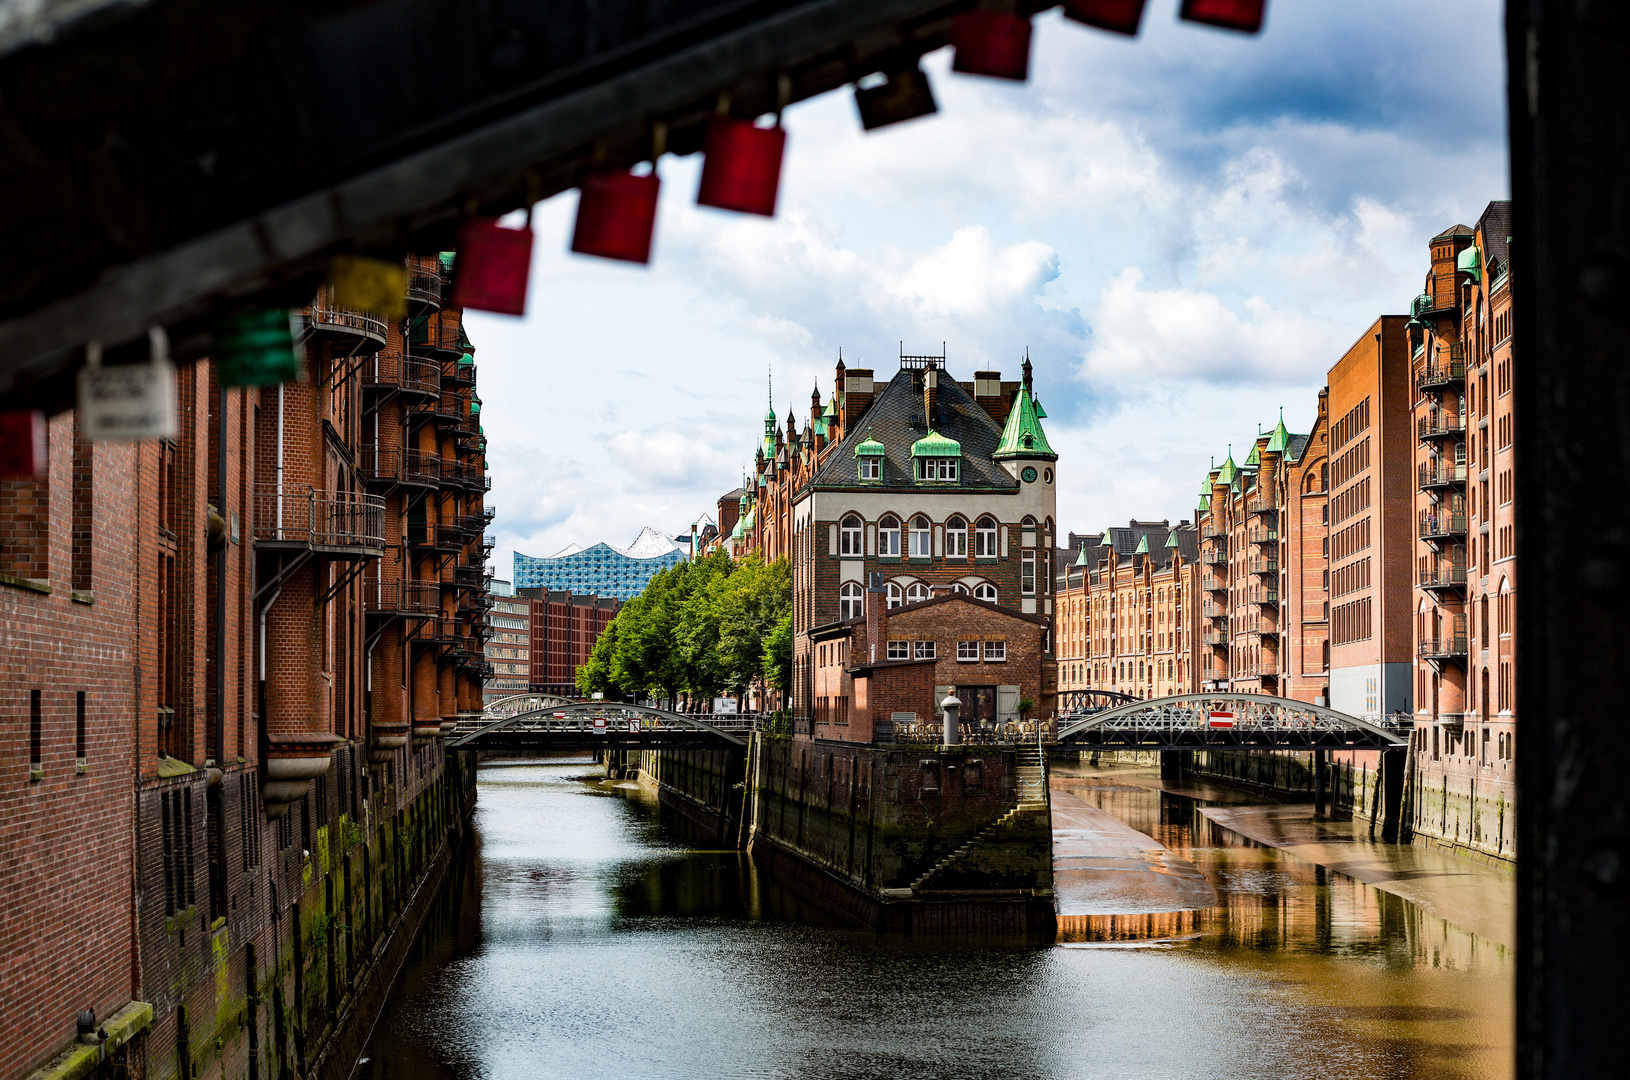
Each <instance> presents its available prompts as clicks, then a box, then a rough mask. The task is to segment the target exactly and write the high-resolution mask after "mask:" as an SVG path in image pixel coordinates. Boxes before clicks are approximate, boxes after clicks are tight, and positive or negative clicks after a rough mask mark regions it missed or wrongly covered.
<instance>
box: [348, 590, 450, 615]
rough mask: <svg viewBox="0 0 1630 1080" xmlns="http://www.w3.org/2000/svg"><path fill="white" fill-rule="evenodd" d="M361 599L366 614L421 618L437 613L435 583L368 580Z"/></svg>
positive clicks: (438, 595)
mask: <svg viewBox="0 0 1630 1080" xmlns="http://www.w3.org/2000/svg"><path fill="white" fill-rule="evenodd" d="M362 596H363V600H362V603H363V609H364V610H365V611H369V612H374V613H378V614H402V615H416V616H420V617H425V618H428V617H434V616H437V615H440V614H441V582H439V581H370V582H368V583H367V585H366V586H364V588H363V590H362Z"/></svg>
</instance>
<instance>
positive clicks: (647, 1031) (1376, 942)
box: [358, 762, 1514, 1080]
mask: <svg viewBox="0 0 1630 1080" xmlns="http://www.w3.org/2000/svg"><path fill="white" fill-rule="evenodd" d="M594 772H595V769H594V768H593V767H592V766H590V765H588V764H586V763H578V764H561V763H537V762H528V763H519V764H490V765H487V766H484V767H483V768H482V770H481V773H480V788H479V791H480V797H479V802H478V809H477V811H476V814H475V834H476V836H475V843H473V844H471V845H468V846H467V848H466V849H465V851H464V852H463V854H462V855H461V856H460V857H458V858H457V859H456V860H455V864H454V867H453V869H452V870H451V871H450V872H449V875H448V877H447V881H446V883H445V885H444V887H443V889H442V893H441V895H440V898H439V899H438V902H437V906H436V910H435V912H434V914H433V916H432V917H431V919H430V920H429V921H428V923H427V926H426V928H425V930H424V932H423V934H422V936H421V939H420V941H419V943H418V944H417V946H416V949H415V953H414V956H413V958H412V959H411V960H410V962H409V964H408V966H407V968H406V970H405V972H404V976H403V979H402V981H401V983H400V984H399V986H398V987H397V988H396V990H395V992H394V993H393V994H392V996H391V999H390V1001H389V1003H388V1004H387V1007H386V1010H385V1013H384V1015H383V1016H382V1017H381V1018H380V1021H379V1024H378V1027H377V1028H376V1030H375V1033H374V1037H373V1039H372V1041H371V1043H370V1045H369V1047H368V1050H367V1058H366V1060H365V1061H364V1062H362V1063H361V1065H360V1067H359V1070H358V1075H359V1076H362V1077H369V1078H374V1080H384V1078H394V1080H444V1078H446V1080H455V1078H456V1080H475V1078H489V1077H490V1078H502V1080H509V1078H514V1080H542V1078H545V1077H571V1078H574V1080H585V1078H594V1077H616V1078H646V1077H699V1078H700V1077H706V1078H710V1080H711V1078H722V1077H788V1078H794V1077H796V1078H802V1077H809V1078H817V1077H819V1078H844V1077H889V1078H897V1077H900V1078H910V1080H921V1078H931V1077H943V1078H964V1077H966V1078H982V1077H991V1078H997V1077H1000V1078H1004V1080H1012V1078H1031V1077H1034V1078H1077V1077H1079V1078H1104V1080H1123V1078H1137V1080H1162V1078H1168V1077H1169V1078H1183V1080H1188V1078H1194V1080H1221V1078H1236V1077H1237V1078H1253V1080H1255V1078H1281V1077H1283V1078H1302V1077H1307V1078H1314V1077H1317V1078H1326V1077H1348V1076H1353V1077H1359V1076H1362V1077H1367V1078H1379V1077H1420V1078H1427V1077H1468V1078H1471V1077H1475V1078H1479V1080H1483V1078H1493V1080H1498V1078H1502V1077H1506V1076H1510V1075H1511V1073H1512V1064H1511V1055H1512V1049H1511V1039H1510V1029H1511V1026H1512V996H1513V967H1514V963H1513V958H1512V955H1511V953H1510V951H1509V950H1508V949H1506V948H1504V947H1503V946H1498V945H1493V944H1490V943H1488V942H1486V941H1484V940H1483V939H1480V938H1477V937H1475V936H1474V935H1472V934H1470V933H1468V932H1466V931H1464V930H1461V929H1459V928H1457V927H1456V926H1455V925H1453V924H1452V923H1449V922H1447V921H1445V920H1443V919H1441V918H1437V917H1435V916H1432V915H1429V914H1426V913H1425V912H1424V911H1422V910H1421V909H1419V908H1417V907H1415V906H1414V905H1412V904H1410V903H1409V902H1407V901H1405V900H1402V899H1399V898H1397V897H1395V896H1392V895H1390V894H1389V893H1386V892H1382V891H1379V890H1377V889H1375V888H1372V887H1371V886H1368V885H1363V884H1360V883H1359V882H1357V881H1354V880H1352V879H1351V878H1346V877H1343V876H1341V875H1339V874H1334V873H1331V872H1328V871H1325V870H1323V869H1321V868H1319V867H1317V866H1315V865H1314V864H1312V863H1309V862H1306V861H1303V860H1301V859H1298V858H1296V857H1295V856H1292V855H1289V854H1286V853H1283V852H1280V851H1278V850H1276V849H1274V848H1269V847H1263V846H1260V845H1256V844H1253V843H1251V842H1249V841H1246V840H1244V839H1243V838H1241V837H1239V836H1237V835H1235V834H1232V833H1229V832H1228V831H1227V830H1225V829H1221V828H1220V827H1217V826H1216V825H1215V824H1214V823H1213V822H1211V821H1210V820H1209V819H1207V818H1205V817H1203V816H1202V815H1200V814H1199V812H1198V810H1199V804H1198V803H1196V802H1195V800H1192V799H1186V798H1181V797H1178V796H1174V795H1172V794H1170V793H1163V792H1160V791H1157V790H1154V789H1152V788H1151V787H1147V786H1139V784H1137V783H1128V782H1125V780H1124V778H1123V777H1122V776H1119V775H1117V774H1116V773H1115V772H1114V771H1113V770H1101V771H1100V770H1081V771H1080V772H1081V773H1082V774H1083V775H1081V776H1078V777H1076V778H1074V779H1072V781H1071V784H1072V791H1073V792H1075V793H1076V794H1077V795H1082V796H1084V797H1089V798H1094V799H1096V801H1097V804H1098V805H1099V806H1101V807H1102V808H1103V809H1106V810H1109V811H1110V812H1112V813H1115V814H1116V815H1117V816H1119V817H1121V818H1123V820H1125V821H1126V822H1127V823H1128V824H1130V825H1132V826H1133V827H1134V828H1137V829H1138V830H1139V831H1142V832H1146V833H1149V834H1150V835H1151V836H1153V837H1154V838H1155V839H1156V840H1158V842H1159V843H1160V844H1162V845H1164V846H1165V847H1166V848H1168V849H1170V850H1171V851H1172V852H1174V853H1176V854H1177V855H1180V856H1181V857H1182V858H1184V859H1186V860H1188V861H1189V862H1191V863H1192V864H1193V865H1194V867H1195V868H1197V869H1198V870H1199V871H1200V872H1201V873H1203V874H1204V875H1205V876H1206V878H1207V880H1208V881H1209V882H1210V883H1211V885H1212V886H1213V887H1214V888H1215V890H1216V893H1217V906H1216V907H1215V908H1213V909H1211V910H1210V911H1208V912H1206V913H1205V918H1204V919H1203V920H1201V921H1200V923H1199V925H1198V926H1196V927H1194V928H1192V933H1186V934H1180V935H1174V936H1171V937H1167V938H1163V939H1160V940H1152V941H1090V940H1087V941H1078V942H1065V943H1062V944H1057V945H1050V946H1045V947H1036V946H1029V947H1024V946H1016V945H977V944H966V943H958V944H935V943H925V942H912V941H910V940H904V939H899V938H891V937H886V936H881V937H880V936H878V935H876V934H873V933H869V932H866V931H861V930H856V929H853V928H852V927H850V926H848V925H845V924H843V923H841V922H840V921H838V920H836V919H834V918H831V917H828V916H826V915H825V914H824V913H823V912H822V911H820V910H819V909H817V908H814V907H811V906H809V905H808V904H806V903H804V902H802V901H801V900H800V899H799V898H798V897H797V896H796V895H794V894H792V893H790V892H788V891H787V890H786V889H784V888H781V887H779V886H778V885H777V883H776V882H775V881H774V880H773V879H772V878H770V877H769V875H768V874H767V873H765V872H764V871H763V870H761V869H759V868H756V867H755V866H754V865H753V864H752V863H751V862H750V861H748V860H745V859H743V858H742V857H740V856H738V855H737V854H736V853H735V852H721V851H709V850H699V849H697V848H694V847H691V846H687V845H686V844H684V843H682V842H681V841H680V840H679V839H677V838H676V837H675V836H674V835H673V834H672V833H670V832H668V831H667V830H666V829H665V828H664V826H663V825H662V824H661V823H660V821H659V820H658V814H657V811H656V809H655V807H654V806H653V805H651V803H650V801H649V800H648V799H647V798H646V797H644V796H643V795H642V794H641V793H640V792H639V791H638V790H637V789H635V788H633V786H632V785H628V784H608V783H599V782H596V781H595V778H594V776H593V774H594ZM1089 773H1090V775H1088V774H1089ZM1095 788H1096V789H1098V790H1096V791H1095V790H1094V789H1095Z"/></svg>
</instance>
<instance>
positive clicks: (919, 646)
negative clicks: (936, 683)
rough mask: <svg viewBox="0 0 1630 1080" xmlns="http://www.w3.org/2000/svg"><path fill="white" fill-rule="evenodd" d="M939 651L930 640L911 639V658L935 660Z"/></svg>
mask: <svg viewBox="0 0 1630 1080" xmlns="http://www.w3.org/2000/svg"><path fill="white" fill-rule="evenodd" d="M938 652H939V650H938V649H937V648H935V644H934V642H932V641H913V642H912V643H911V658H912V659H913V660H937V659H939V657H938V656H937V655H936V654H937V653H938Z"/></svg>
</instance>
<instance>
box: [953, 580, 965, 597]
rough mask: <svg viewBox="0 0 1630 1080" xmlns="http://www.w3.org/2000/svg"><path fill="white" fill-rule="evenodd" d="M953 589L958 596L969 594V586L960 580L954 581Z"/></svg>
mask: <svg viewBox="0 0 1630 1080" xmlns="http://www.w3.org/2000/svg"><path fill="white" fill-rule="evenodd" d="M951 591H952V592H953V593H956V594H957V595H958V596H967V595H968V587H967V586H966V585H964V584H962V582H960V581H958V582H956V583H954V584H953V585H952V586H951Z"/></svg>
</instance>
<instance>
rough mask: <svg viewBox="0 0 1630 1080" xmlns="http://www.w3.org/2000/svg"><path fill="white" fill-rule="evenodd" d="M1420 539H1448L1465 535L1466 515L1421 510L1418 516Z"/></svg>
mask: <svg viewBox="0 0 1630 1080" xmlns="http://www.w3.org/2000/svg"><path fill="white" fill-rule="evenodd" d="M1419 524H1420V530H1419V531H1420V537H1421V539H1422V540H1448V539H1452V538H1454V537H1457V536H1465V535H1466V515H1465V514H1455V513H1434V512H1432V511H1430V510H1427V511H1423V512H1422V513H1421V515H1420V518H1419Z"/></svg>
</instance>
